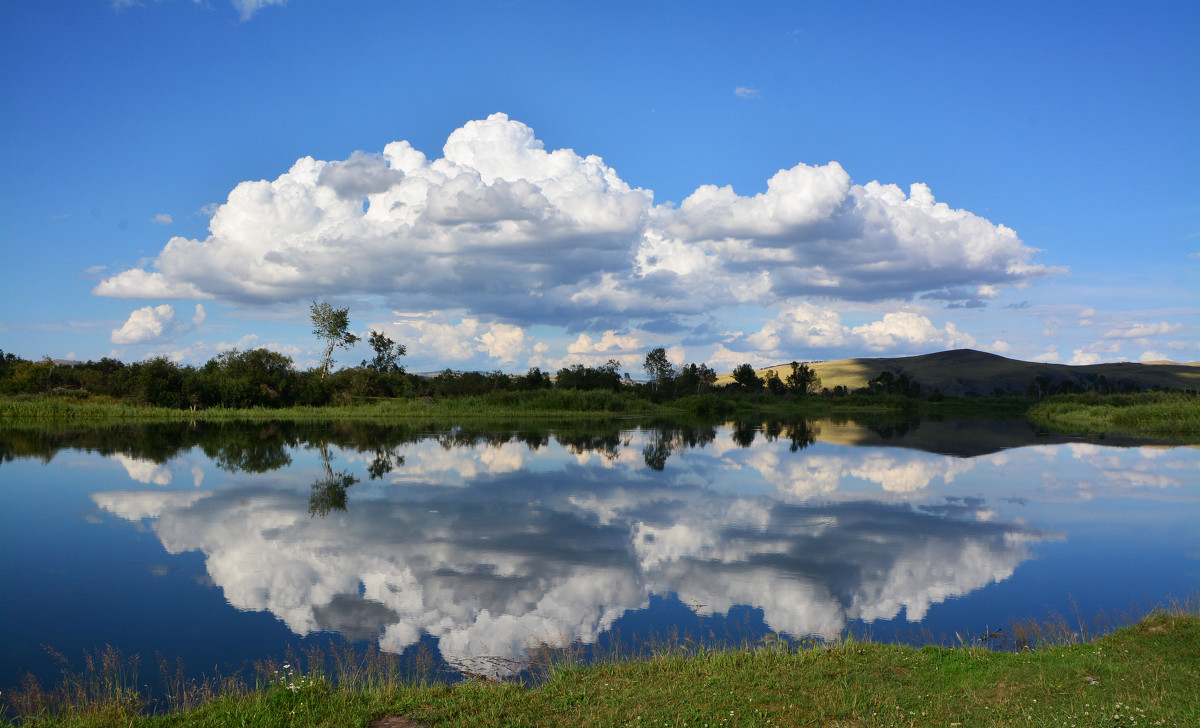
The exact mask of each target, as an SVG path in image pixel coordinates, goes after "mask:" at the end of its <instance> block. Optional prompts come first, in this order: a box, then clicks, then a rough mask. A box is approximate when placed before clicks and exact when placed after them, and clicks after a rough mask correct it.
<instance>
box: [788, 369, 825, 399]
mask: <svg viewBox="0 0 1200 728" xmlns="http://www.w3.org/2000/svg"><path fill="white" fill-rule="evenodd" d="M784 383H785V384H787V388H788V390H789V391H790V392H792V393H793V394H798V395H801V396H803V395H807V394H813V393H814V392H816V391H817V390H818V389H820V388H821V378H820V377H818V376H817V373H816V372H814V371H813V370H812V369H809V368H808V365H807V364H799V363H797V362H792V373H791V374H789V375H787V378H785V379H784Z"/></svg>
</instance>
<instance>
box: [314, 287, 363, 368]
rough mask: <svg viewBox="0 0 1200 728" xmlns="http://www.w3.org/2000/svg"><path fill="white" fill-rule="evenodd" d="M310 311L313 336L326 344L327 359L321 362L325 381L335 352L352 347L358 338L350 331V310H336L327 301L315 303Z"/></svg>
mask: <svg viewBox="0 0 1200 728" xmlns="http://www.w3.org/2000/svg"><path fill="white" fill-rule="evenodd" d="M309 310H310V311H311V313H312V315H311V319H312V325H313V336H316V337H317V338H318V339H320V340H322V341H324V342H325V358H324V360H323V361H322V362H321V379H324V378H325V377H326V375H328V374H329V365H330V364H331V363H332V362H333V350H334V349H335V348H338V347H341V348H343V349H347V348H349V347H351V346H352V345H354V343H355V342H357V341H358V336H357V335H355V334H354V333H352V332H351V331H350V309H348V308H334V307H333V306H330V305H329V304H328V303H326V302H325V301H321V302H320V303H317V302H316V301H313V302H312V306H311V307H310V309H309Z"/></svg>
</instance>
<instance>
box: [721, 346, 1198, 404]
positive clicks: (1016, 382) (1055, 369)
mask: <svg viewBox="0 0 1200 728" xmlns="http://www.w3.org/2000/svg"><path fill="white" fill-rule="evenodd" d="M808 366H809V367H810V368H811V369H813V370H814V371H815V372H816V373H817V376H819V377H820V378H821V386H823V387H827V388H830V389H832V388H834V387H836V386H838V385H841V386H844V387H846V388H848V389H858V388H860V387H865V386H866V385H867V382H868V381H869V380H871V379H874V378H875V377H877V376H879V375H880V374H881V373H882V372H885V371H886V372H891V373H892V374H894V375H896V376H897V377H898V376H900V375H901V374H907V375H908V377H909V379H911V380H913V381H916V382H920V384H921V388H922V390H924V391H926V392H928V391H931V390H933V389H939V390H941V391H942V393H943V394H947V395H950V396H962V395H972V394H974V395H990V394H994V393H995V392H996V391H997V390H999V391H1001V392H1004V393H1010V392H1011V393H1020V394H1024V393H1025V391H1026V389H1027V388H1028V387H1029V385H1030V384H1031V383H1032V382H1034V381H1035V380H1036V379H1037V378H1038V377H1045V378H1046V379H1048V380H1049V381H1050V382H1051V383H1052V384H1053V385H1055V386H1057V385H1058V384H1059V383H1061V382H1064V381H1069V382H1072V383H1074V384H1076V385H1078V386H1080V387H1082V388H1083V389H1090V388H1092V387H1094V386H1095V385H1096V384H1097V383H1098V382H1100V381H1107V384H1108V386H1109V387H1119V386H1120V385H1123V384H1127V385H1130V386H1134V387H1137V388H1138V389H1140V390H1148V389H1152V388H1159V389H1167V390H1193V391H1194V390H1200V366H1198V365H1196V364H1195V363H1192V364H1176V363H1175V362H1153V363H1150V364H1137V363H1133V362H1114V363H1109V364H1089V365H1086V366H1072V365H1069V364H1047V363H1043V362H1029V361H1020V360H1018V359H1009V358H1007V357H1003V356H999V355H997V354H989V353H987V352H983V351H975V350H974V349H955V350H952V351H941V352H937V353H935V354H922V355H920V356H902V357H876V358H859V359H839V360H837V361H825V362H816V363H813V364H809V365H808ZM768 369H771V370H774V371H775V372H776V373H777V374H778V375H779V376H780V377H786V376H787V375H788V374H789V373H791V366H790V363H788V364H779V365H775V366H771V367H765V368H763V369H759V370H757V371H758V374H759V376H763V375H764V373H765V372H766V371H767V370H768ZM1101 377H1103V378H1104V379H1103V380H1101ZM732 379H733V377H732V375H731V374H724V375H722V376H720V377H718V379H717V383H718V384H723V383H726V382H729V381H732Z"/></svg>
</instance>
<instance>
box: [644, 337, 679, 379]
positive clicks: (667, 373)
mask: <svg viewBox="0 0 1200 728" xmlns="http://www.w3.org/2000/svg"><path fill="white" fill-rule="evenodd" d="M642 368H643V369H645V370H646V373H647V374H649V375H650V379H651V380H652V381H653V382H654V388H655V389H660V388H661V387H663V386H664V385H666V384H667V383H669V382H670V381H671V379H673V378H674V377H675V367H674V366H672V364H671V362H670V361H669V360H668V359H667V350H666V349H664V348H662V347H661V346H660V347H658V348H656V349H651V350H650V352H649V353H648V354H646V361H645V362H644V363H643V364H642Z"/></svg>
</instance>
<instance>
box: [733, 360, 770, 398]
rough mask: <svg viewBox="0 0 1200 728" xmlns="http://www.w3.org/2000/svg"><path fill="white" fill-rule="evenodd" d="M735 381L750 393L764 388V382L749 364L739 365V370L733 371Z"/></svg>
mask: <svg viewBox="0 0 1200 728" xmlns="http://www.w3.org/2000/svg"><path fill="white" fill-rule="evenodd" d="M733 381H735V382H737V383H738V385H739V386H741V388H742V389H745V390H747V391H749V392H757V391H758V390H760V389H762V387H763V380H762V379H760V378H759V376H758V373H757V372H755V371H754V367H753V366H751V365H750V364H748V363H747V364H738V366H737V368H736V369H734V370H733Z"/></svg>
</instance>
